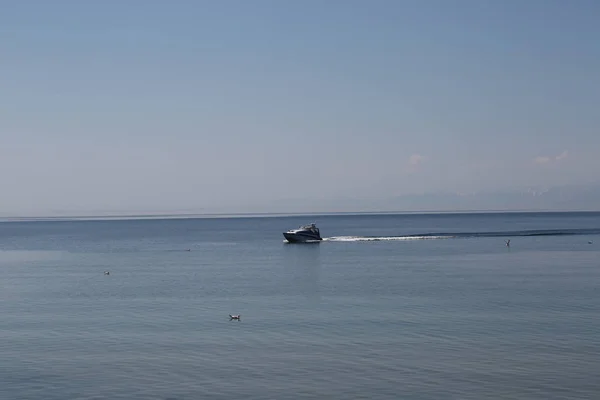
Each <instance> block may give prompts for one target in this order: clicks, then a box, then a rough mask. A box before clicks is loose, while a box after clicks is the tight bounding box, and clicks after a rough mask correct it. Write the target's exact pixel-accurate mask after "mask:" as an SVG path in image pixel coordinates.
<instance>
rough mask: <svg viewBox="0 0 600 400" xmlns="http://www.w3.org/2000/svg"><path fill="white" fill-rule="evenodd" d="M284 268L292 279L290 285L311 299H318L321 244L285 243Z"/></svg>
mask: <svg viewBox="0 0 600 400" xmlns="http://www.w3.org/2000/svg"><path fill="white" fill-rule="evenodd" d="M283 247H284V251H285V260H286V261H285V264H286V265H285V270H286V271H287V272H288V274H289V276H291V279H292V282H291V283H292V287H294V289H295V290H297V291H299V292H300V294H302V295H304V296H306V297H307V298H309V299H311V300H319V299H320V294H319V271H320V270H321V257H320V254H321V246H320V245H319V243H303V244H293V245H289V244H288V245H285V246H283Z"/></svg>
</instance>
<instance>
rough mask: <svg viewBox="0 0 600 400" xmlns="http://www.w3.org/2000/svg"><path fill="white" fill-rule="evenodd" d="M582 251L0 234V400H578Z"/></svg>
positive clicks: (554, 236) (256, 229)
mask: <svg viewBox="0 0 600 400" xmlns="http://www.w3.org/2000/svg"><path fill="white" fill-rule="evenodd" d="M313 221H314V222H316V223H317V225H318V226H319V227H320V228H321V233H322V235H323V236H324V237H326V240H325V241H323V242H322V243H319V244H316V245H306V244H305V245H301V244H300V245H299V244H286V243H284V241H283V236H282V235H281V232H283V231H284V230H287V229H289V228H292V227H296V226H298V225H300V224H303V223H307V222H313ZM509 238H510V239H511V246H510V247H507V246H505V242H504V241H505V239H509ZM590 241H591V242H592V243H589V242H590ZM599 246H600V214H598V213H564V214H543V213H540V214H527V213H523V214H455V215H381V216H376V215H363V216H321V217H311V218H310V219H309V220H307V219H306V218H299V217H274V218H223V219H216V218H214V219H208V218H206V219H180V220H177V219H171V220H169V219H162V220H127V221H51V222H35V221H34V222H3V223H0V272H1V273H2V279H1V280H0V282H1V290H0V317H1V319H0V398H2V399H7V400H8V399H10V400H12V399H14V400H17V399H44V400H52V399H57V400H58V399H60V400H65V399H162V400H165V399H173V400H174V399H177V400H184V399H186V400H187V399H204V398H206V399H234V398H244V399H399V398H402V399H492V398H493V399H507V398H515V399H517V398H518V399H598V398H600V375H599V371H600V319H599V318H598V317H599V316H600V251H599ZM187 249H190V251H186V250H187ZM105 270H107V271H110V275H108V276H105V275H104V273H103V272H104V271H105ZM229 314H241V315H242V320H241V321H239V322H237V321H230V320H229V317H228V315H229Z"/></svg>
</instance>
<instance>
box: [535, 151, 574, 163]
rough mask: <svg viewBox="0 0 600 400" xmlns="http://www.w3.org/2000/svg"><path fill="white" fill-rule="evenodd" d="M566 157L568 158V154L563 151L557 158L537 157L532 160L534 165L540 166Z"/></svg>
mask: <svg viewBox="0 0 600 400" xmlns="http://www.w3.org/2000/svg"><path fill="white" fill-rule="evenodd" d="M568 156H569V152H568V151H566V150H565V151H563V152H562V153H560V154H559V155H557V156H538V157H536V158H534V159H533V162H534V163H535V164H540V165H541V164H549V163H551V162H555V161H561V160H564V159H565V158H567V157H568Z"/></svg>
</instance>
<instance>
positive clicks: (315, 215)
mask: <svg viewBox="0 0 600 400" xmlns="http://www.w3.org/2000/svg"><path fill="white" fill-rule="evenodd" d="M598 212H600V211H599V210H432V211H355V212H352V211H348V212H334V211H331V212H325V211H324V212H313V213H307V212H305V213H292V212H289V213H198V214H195V213H185V214H184V213H179V214H177V213H174V214H168V213H165V214H106V215H60V216H42V215H40V216H0V222H44V221H46V222H50V221H116V220H156V219H163V220H172V219H225V218H286V217H287V218H293V217H307V218H309V219H310V218H318V217H335V216H361V215H365V216H366V215H452V214H571V213H577V214H585V213H598Z"/></svg>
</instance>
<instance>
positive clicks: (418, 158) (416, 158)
mask: <svg viewBox="0 0 600 400" xmlns="http://www.w3.org/2000/svg"><path fill="white" fill-rule="evenodd" d="M424 160H425V157H423V156H422V155H420V154H413V155H411V156H410V157H408V164H409V165H412V166H417V165H419V164H421V163H422V162H423V161H424Z"/></svg>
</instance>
